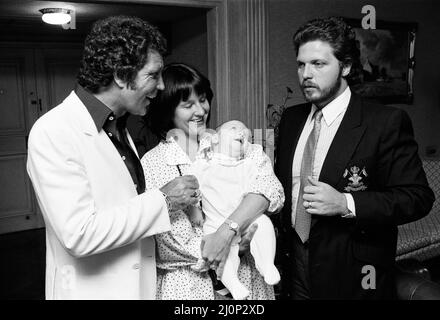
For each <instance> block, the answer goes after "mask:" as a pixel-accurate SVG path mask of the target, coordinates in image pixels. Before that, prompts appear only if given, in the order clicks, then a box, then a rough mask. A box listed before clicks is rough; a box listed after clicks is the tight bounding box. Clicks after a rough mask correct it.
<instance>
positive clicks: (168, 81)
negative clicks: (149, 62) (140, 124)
mask: <svg viewBox="0 0 440 320" xmlns="http://www.w3.org/2000/svg"><path fill="white" fill-rule="evenodd" d="M162 79H163V83H164V85H165V89H164V90H162V91H159V92H158V93H157V96H156V97H155V98H154V99H153V100H152V101H151V103H150V105H149V106H148V111H147V114H146V115H145V116H144V122H145V124H146V126H148V127H149V128H150V130H151V132H153V133H154V134H155V135H156V137H157V138H158V139H159V140H162V139H163V140H164V139H166V135H167V133H168V131H169V130H171V129H174V128H175V125H174V115H175V113H176V108H177V106H178V105H179V103H180V102H181V101H187V100H188V98H189V97H190V95H191V94H192V93H193V92H194V93H195V94H196V95H197V96H201V95H205V97H206V100H208V102H209V104H211V101H212V98H213V97H214V93H213V92H212V89H211V83H210V82H209V80H208V79H207V78H206V77H205V76H204V75H203V74H201V73H200V72H199V71H198V70H197V69H195V68H193V67H190V66H188V65H186V64H183V63H172V64H169V65H166V66H165V67H164V68H163V71H162ZM210 114H211V112H210V113H209V114H208V118H207V121H209V117H210Z"/></svg>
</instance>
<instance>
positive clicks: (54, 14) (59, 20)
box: [39, 8, 72, 24]
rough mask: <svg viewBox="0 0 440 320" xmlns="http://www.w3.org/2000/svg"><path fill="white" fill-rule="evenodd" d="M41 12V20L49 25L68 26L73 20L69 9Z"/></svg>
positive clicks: (49, 9) (43, 10) (44, 10)
mask: <svg viewBox="0 0 440 320" xmlns="http://www.w3.org/2000/svg"><path fill="white" fill-rule="evenodd" d="M39 11H40V12H41V13H42V14H43V16H42V17H41V19H43V21H44V22H46V23H48V24H66V23H69V22H70V20H71V19H72V17H71V16H70V11H71V10H69V9H63V8H44V9H40V10H39Z"/></svg>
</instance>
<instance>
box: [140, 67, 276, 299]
mask: <svg viewBox="0 0 440 320" xmlns="http://www.w3.org/2000/svg"><path fill="white" fill-rule="evenodd" d="M162 77H163V81H164V84H165V89H164V90H163V91H161V92H159V93H158V96H157V97H156V98H155V99H154V100H153V101H152V103H151V105H150V106H149V111H148V113H147V115H146V118H145V120H146V123H147V125H148V126H149V127H150V129H151V130H152V132H153V133H154V134H155V135H156V136H157V137H158V138H159V139H160V143H159V144H158V145H157V146H156V147H155V148H153V149H152V150H150V151H149V152H147V153H146V154H145V155H144V156H143V157H142V159H141V163H142V166H143V168H144V174H145V179H146V189H149V188H160V187H162V186H163V185H164V184H166V183H167V182H169V181H171V180H172V179H174V178H175V177H177V176H179V175H188V174H192V165H193V163H194V162H195V160H196V155H197V151H198V150H199V139H200V136H201V135H202V133H204V132H205V131H206V123H207V121H208V120H209V113H210V103H211V101H212V98H213V92H212V90H211V87H210V83H209V81H208V79H206V78H205V77H204V76H203V75H202V74H200V73H199V72H198V71H197V70H195V69H193V68H191V67H189V66H187V65H184V64H171V65H168V66H165V68H164V70H163V73H162ZM249 157H254V158H255V162H256V163H257V166H258V168H259V169H258V172H257V177H256V179H255V183H254V184H253V185H252V186H250V187H249V188H250V190H249V192H248V193H247V194H246V195H245V196H244V197H243V199H242V200H241V202H240V203H239V205H238V206H237V208H236V209H235V210H234V211H233V212H232V213H231V214H230V215H229V217H228V219H227V221H226V222H225V223H223V224H221V225H220V226H219V228H218V229H217V231H215V232H213V233H211V234H208V235H204V233H203V227H202V224H201V223H200V221H198V220H196V219H192V218H191V217H190V213H189V211H190V210H189V209H188V210H186V211H183V210H177V211H173V210H171V212H170V218H171V231H169V232H166V233H162V234H159V235H158V236H156V248H157V250H156V252H157V253H156V262H157V272H158V283H157V296H156V297H157V299H191V300H192V299H194V300H202V299H203V300H209V299H221V298H222V296H221V295H219V294H218V293H217V292H216V291H215V290H214V286H213V280H212V279H211V277H210V274H209V272H208V270H209V269H213V270H217V271H218V273H219V274H220V273H222V270H223V266H224V262H225V259H226V256H227V255H228V253H229V249H230V247H231V243H232V242H233V241H239V239H240V238H239V237H237V236H236V234H237V233H238V234H241V235H242V237H243V238H245V235H246V233H247V232H248V234H249V233H252V231H251V232H249V230H248V228H249V226H250V225H251V224H252V222H253V221H254V220H255V219H256V218H257V217H258V216H260V215H262V214H264V213H265V212H266V211H268V212H276V211H278V210H279V209H280V208H281V207H282V205H283V202H284V194H283V190H282V187H281V185H280V183H279V181H278V180H277V178H276V177H275V175H274V174H273V170H272V167H271V162H270V160H269V158H268V157H267V156H266V155H265V154H264V153H263V152H260V153H255V154H250V155H249ZM192 196H199V194H194V195H192ZM236 226H238V229H239V230H235V228H236ZM249 229H250V228H249ZM248 241H249V239H248ZM201 262H202V263H201ZM238 278H239V280H240V282H241V283H242V284H243V285H244V286H245V287H246V288H247V289H248V290H249V296H248V297H247V298H248V299H274V290H273V286H272V285H269V284H267V283H266V282H265V281H264V278H263V277H262V276H261V274H260V273H259V272H258V271H257V269H256V267H255V263H254V259H253V257H252V255H251V254H250V252H249V251H246V252H244V255H243V256H242V257H241V263H240V267H239V270H238ZM214 281H215V279H214Z"/></svg>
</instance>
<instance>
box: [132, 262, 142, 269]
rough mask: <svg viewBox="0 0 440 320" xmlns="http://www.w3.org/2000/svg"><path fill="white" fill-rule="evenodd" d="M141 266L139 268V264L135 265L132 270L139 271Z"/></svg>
mask: <svg viewBox="0 0 440 320" xmlns="http://www.w3.org/2000/svg"><path fill="white" fill-rule="evenodd" d="M140 267H141V266H140V264H139V263H135V264H134V265H133V269H134V270H137V269H139V268H140Z"/></svg>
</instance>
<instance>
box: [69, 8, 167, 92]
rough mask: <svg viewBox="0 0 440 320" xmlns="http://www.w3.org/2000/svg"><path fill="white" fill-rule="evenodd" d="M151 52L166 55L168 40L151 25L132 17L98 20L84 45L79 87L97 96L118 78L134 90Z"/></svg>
mask: <svg viewBox="0 0 440 320" xmlns="http://www.w3.org/2000/svg"><path fill="white" fill-rule="evenodd" d="M149 50H155V51H157V52H158V53H159V54H161V55H164V54H165V52H166V40H165V38H164V37H163V36H162V34H161V33H160V32H159V30H158V29H157V28H156V27H154V26H152V25H151V24H149V23H148V22H146V21H144V20H142V19H139V18H137V17H128V16H113V17H108V18H105V19H102V20H98V21H97V22H95V23H94V24H93V27H92V30H91V32H90V34H89V35H88V36H87V38H86V40H85V43H84V53H83V58H82V61H81V67H80V70H79V74H78V77H77V79H78V83H79V84H80V85H81V86H83V87H84V88H86V89H88V90H89V91H91V92H93V93H96V92H97V91H98V90H99V89H100V88H103V87H107V86H108V85H110V84H111V82H112V81H113V78H114V76H117V77H118V78H120V79H122V80H124V81H125V82H127V83H128V84H129V86H130V87H133V85H134V80H135V78H136V74H137V72H138V71H139V70H140V69H142V68H143V67H144V65H145V64H146V63H147V58H148V52H149Z"/></svg>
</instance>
